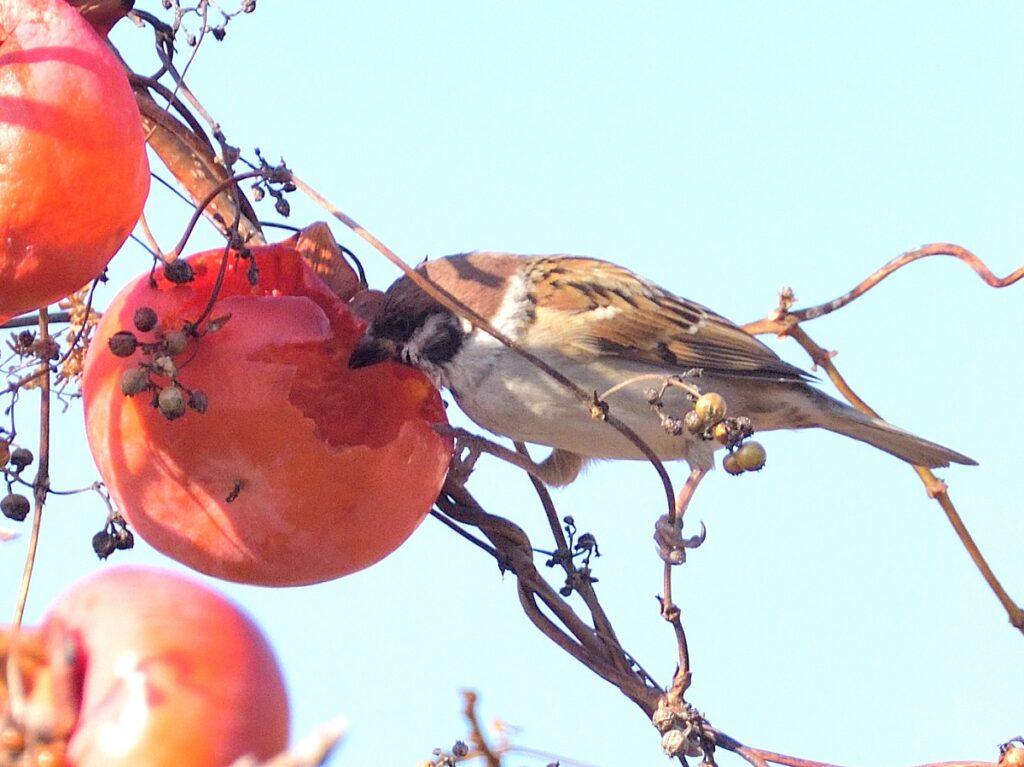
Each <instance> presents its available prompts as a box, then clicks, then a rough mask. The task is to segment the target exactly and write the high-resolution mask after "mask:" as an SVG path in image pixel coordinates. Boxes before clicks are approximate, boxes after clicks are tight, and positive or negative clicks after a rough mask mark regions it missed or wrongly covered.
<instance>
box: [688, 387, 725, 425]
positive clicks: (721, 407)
mask: <svg viewBox="0 0 1024 767" xmlns="http://www.w3.org/2000/svg"><path fill="white" fill-rule="evenodd" d="M725 409H726V408H725V397H723V396H722V395H721V394H716V393H715V392H713V391H712V392H708V393H707V394H701V395H700V396H699V397H698V398H697V401H696V402H695V403H694V405H693V410H694V412H696V413H697V416H698V417H699V418H700V420H701V421H703V422H704V423H705V424H706V425H707V426H713V425H714V424H716V423H718V422H719V421H721V420H722V419H723V418H725Z"/></svg>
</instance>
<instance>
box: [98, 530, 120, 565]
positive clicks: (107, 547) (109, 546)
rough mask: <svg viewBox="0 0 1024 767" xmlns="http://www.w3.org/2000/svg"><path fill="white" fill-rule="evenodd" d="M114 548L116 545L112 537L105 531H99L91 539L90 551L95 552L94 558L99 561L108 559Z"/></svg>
mask: <svg viewBox="0 0 1024 767" xmlns="http://www.w3.org/2000/svg"><path fill="white" fill-rule="evenodd" d="M116 548H117V544H116V543H115V542H114V536H112V535H111V534H110V533H108V532H107V531H106V530H100V531H99V532H98V533H96V535H94V536H93V537H92V550H93V551H95V552H96V556H98V557H99V558H100V559H106V558H107V557H109V556H110V555H111V554H113V553H114V550H115V549H116Z"/></svg>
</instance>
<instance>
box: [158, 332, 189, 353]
mask: <svg viewBox="0 0 1024 767" xmlns="http://www.w3.org/2000/svg"><path fill="white" fill-rule="evenodd" d="M164 343H165V344H166V345H167V353H168V354H170V355H171V356H172V357H175V356H177V355H179V354H181V353H182V352H184V351H185V350H186V349H187V348H188V335H187V334H186V333H184V332H183V331H181V330H173V331H171V332H170V333H168V334H167V335H165V336H164Z"/></svg>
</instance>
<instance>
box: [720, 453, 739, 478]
mask: <svg viewBox="0 0 1024 767" xmlns="http://www.w3.org/2000/svg"><path fill="white" fill-rule="evenodd" d="M722 468H723V469H725V471H726V473H728V474H733V475H735V474H742V473H743V467H742V466H740V462H739V461H737V460H736V454H735V453H728V454H727V455H726V456H725V458H723V459H722Z"/></svg>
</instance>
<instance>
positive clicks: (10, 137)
mask: <svg viewBox="0 0 1024 767" xmlns="http://www.w3.org/2000/svg"><path fill="white" fill-rule="evenodd" d="M148 191H149V165H148V163H147V161H146V151H145V136H144V134H143V130H142V121H141V118H140V117H139V110H138V107H137V106H136V104H135V98H134V96H133V95H132V90H131V88H130V86H129V85H128V79H127V77H126V76H125V72H124V67H123V66H122V65H121V63H120V62H119V61H118V60H117V58H116V57H115V56H114V54H113V52H112V51H111V49H110V47H109V46H108V44H107V43H106V41H105V40H103V39H102V38H101V37H100V36H99V35H98V34H97V33H96V32H95V31H94V30H93V28H92V27H91V26H89V24H88V23H87V22H86V21H85V19H84V18H83V17H82V16H81V14H79V13H78V12H77V11H76V10H74V9H73V8H72V7H71V6H69V5H68V4H67V3H65V2H64V0H0V322H3V321H5V320H6V319H8V318H10V317H11V316H13V315H16V314H20V313H22V312H26V311H30V310H32V309H35V308H37V307H40V306H45V305H47V304H49V303H52V302H53V301H56V300H58V299H60V298H63V297H64V296H66V295H68V294H69V293H72V292H73V291H75V290H77V289H78V288H80V287H82V286H83V285H85V284H86V283H87V282H89V280H91V279H93V278H94V277H96V276H97V275H99V273H100V272H102V271H103V269H104V267H105V266H106V265H107V262H108V261H109V260H110V258H111V257H112V256H113V255H114V253H115V252H116V251H117V249H118V248H120V247H121V244H122V243H123V242H124V241H125V239H126V238H127V237H128V235H129V234H130V233H131V230H132V228H133V227H134V226H135V222H136V221H137V220H138V218H139V214H140V213H141V212H142V205H143V203H144V202H145V199H146V195H147V193H148Z"/></svg>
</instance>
